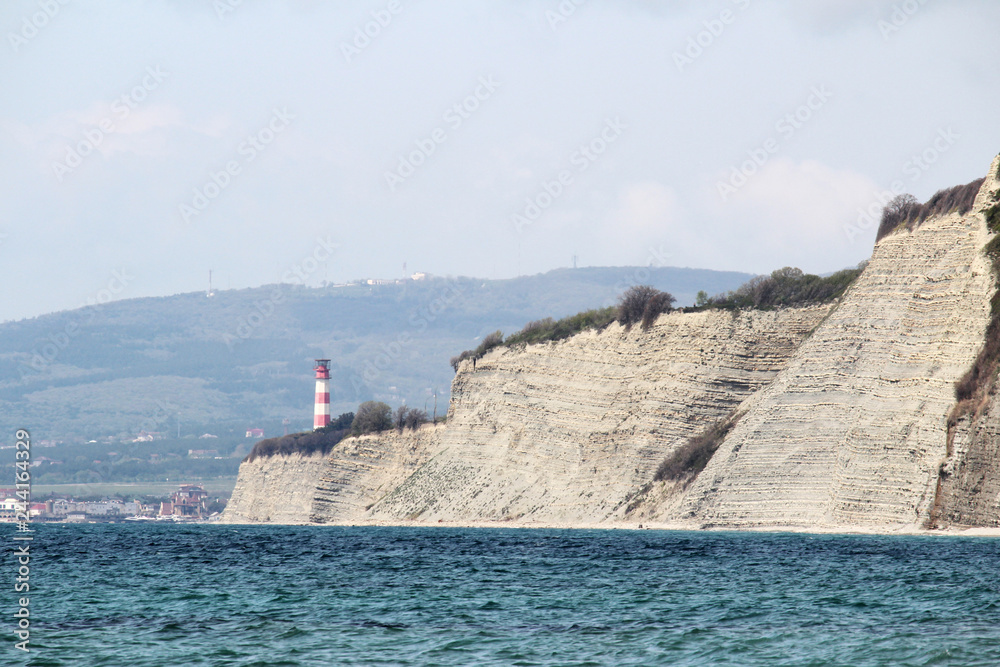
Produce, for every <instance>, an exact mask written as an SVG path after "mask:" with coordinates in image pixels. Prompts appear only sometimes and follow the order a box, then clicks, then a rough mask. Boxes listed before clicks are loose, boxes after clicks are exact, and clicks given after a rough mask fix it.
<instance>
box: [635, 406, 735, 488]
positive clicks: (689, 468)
mask: <svg viewBox="0 0 1000 667" xmlns="http://www.w3.org/2000/svg"><path fill="white" fill-rule="evenodd" d="M742 416H743V414H742V413H737V412H736V411H733V412H731V413H729V415H727V416H726V417H725V418H724V419H721V420H719V421H718V422H716V423H714V424H712V425H711V426H709V427H708V428H707V429H705V430H704V431H702V432H701V433H698V434H697V435H695V436H692V437H691V438H689V439H688V441H687V442H685V443H684V444H683V445H681V446H680V447H678V448H677V449H675V450H674V451H673V453H671V454H670V456H668V457H667V458H665V459H664V460H663V463H661V464H660V466H659V467H658V468H657V469H656V474H655V475H653V481H655V482H676V481H681V480H684V481H687V482H690V481H691V480H693V479H694V478H695V477H697V476H698V475H699V474H700V473H701V471H702V470H704V469H705V466H707V465H708V462H709V461H711V460H712V456H714V455H715V452H716V450H718V449H719V445H721V444H722V441H723V440H725V439H726V436H727V435H729V432H730V431H732V430H733V427H734V426H736V424H737V423H738V422H739V421H740V418H741V417H742Z"/></svg>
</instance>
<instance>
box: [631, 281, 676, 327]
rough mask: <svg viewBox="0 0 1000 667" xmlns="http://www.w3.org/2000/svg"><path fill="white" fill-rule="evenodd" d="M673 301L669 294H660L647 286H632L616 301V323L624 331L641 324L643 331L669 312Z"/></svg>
mask: <svg viewBox="0 0 1000 667" xmlns="http://www.w3.org/2000/svg"><path fill="white" fill-rule="evenodd" d="M674 301H676V299H675V298H674V297H673V295H671V294H670V293H669V292H661V291H660V290H658V289H656V288H655V287H650V286H649V285H633V286H632V287H630V288H628V289H627V290H625V293H624V294H622V295H621V298H619V300H618V321H619V322H620V323H621V325H622V326H624V327H625V328H626V329H628V328H630V327H631V326H632V325H633V324H636V323H638V322H642V329H643V331H645V330H647V329H649V327H650V326H651V325H652V324H653V322H655V321H656V318H657V317H658V316H659V315H660V314H661V313H667V312H670V307H671V305H672V304H673V303H674Z"/></svg>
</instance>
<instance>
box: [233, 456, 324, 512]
mask: <svg viewBox="0 0 1000 667" xmlns="http://www.w3.org/2000/svg"><path fill="white" fill-rule="evenodd" d="M325 468H326V457H324V456H323V455H322V454H319V453H316V454H313V455H311V456H303V455H301V454H290V455H288V456H272V457H269V458H258V459H254V460H253V461H244V462H243V463H242V464H241V465H240V475H239V478H238V479H237V480H236V487H235V488H234V489H233V495H232V497H230V499H229V504H228V505H226V511H225V512H224V513H223V516H222V519H223V521H225V522H226V523H285V524H294V523H308V521H309V513H310V512H311V511H312V505H313V498H314V497H315V495H316V487H317V485H318V484H319V480H320V475H321V474H322V473H323V471H324V470H325Z"/></svg>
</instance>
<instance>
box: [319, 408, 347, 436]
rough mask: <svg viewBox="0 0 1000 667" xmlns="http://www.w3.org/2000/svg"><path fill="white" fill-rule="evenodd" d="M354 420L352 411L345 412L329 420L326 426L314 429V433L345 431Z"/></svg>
mask: <svg viewBox="0 0 1000 667" xmlns="http://www.w3.org/2000/svg"><path fill="white" fill-rule="evenodd" d="M353 422H354V413H353V412H345V413H343V414H342V415H340V416H339V417H337V418H336V419H334V420H333V421H331V422H330V423H329V424H327V425H326V426H323V427H322V428H318V429H316V433H332V432H334V431H345V430H347V429H349V428H351V424H352V423H353Z"/></svg>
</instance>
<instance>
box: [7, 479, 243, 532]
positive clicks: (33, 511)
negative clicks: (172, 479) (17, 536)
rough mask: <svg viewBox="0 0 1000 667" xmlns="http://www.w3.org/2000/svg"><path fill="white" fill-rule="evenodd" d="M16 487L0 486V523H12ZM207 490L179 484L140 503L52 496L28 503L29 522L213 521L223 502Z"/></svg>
mask: <svg viewBox="0 0 1000 667" xmlns="http://www.w3.org/2000/svg"><path fill="white" fill-rule="evenodd" d="M16 494H17V492H16V490H15V489H0V497H2V498H3V500H2V501H0V522H4V523H14V521H15V518H14V517H15V513H16V509H17V507H18V506H19V503H20V500H19V499H18V498H17V495H16ZM208 495H209V494H208V492H206V491H205V489H204V487H202V486H201V485H199V484H182V485H181V486H180V487H179V488H178V489H177V490H176V491H174V492H173V493H172V494H170V497H169V500H160V501H157V502H148V503H143V502H140V501H138V500H123V499H121V498H105V499H103V500H74V499H72V498H52V499H49V500H45V501H44V502H34V503H32V504H31V505H30V507H29V510H28V516H29V518H30V519H31V521H33V522H34V521H37V522H58V523H117V522H120V521H182V522H203V521H215V520H217V519H218V518H219V515H220V514H221V511H222V507H223V506H224V503H223V502H222V500H221V499H218V498H216V499H213V500H209V498H208Z"/></svg>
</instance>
